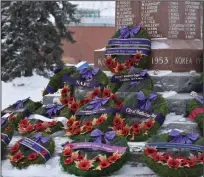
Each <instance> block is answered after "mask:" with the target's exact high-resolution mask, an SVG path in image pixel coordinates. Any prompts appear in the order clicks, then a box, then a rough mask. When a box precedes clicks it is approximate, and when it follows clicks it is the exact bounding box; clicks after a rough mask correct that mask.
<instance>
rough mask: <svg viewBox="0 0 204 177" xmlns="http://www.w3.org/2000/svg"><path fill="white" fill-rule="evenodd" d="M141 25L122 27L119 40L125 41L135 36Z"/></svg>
mask: <svg viewBox="0 0 204 177" xmlns="http://www.w3.org/2000/svg"><path fill="white" fill-rule="evenodd" d="M140 28H141V25H138V26H135V27H131V28H128V27H127V26H123V27H121V28H120V36H119V38H122V39H127V38H129V37H130V38H134V37H135V35H136V34H137V33H138V32H139V31H140Z"/></svg>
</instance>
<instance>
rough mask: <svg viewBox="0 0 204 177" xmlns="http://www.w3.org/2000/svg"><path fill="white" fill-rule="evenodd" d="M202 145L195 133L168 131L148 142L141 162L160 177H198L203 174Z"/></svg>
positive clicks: (203, 154)
mask: <svg viewBox="0 0 204 177" xmlns="http://www.w3.org/2000/svg"><path fill="white" fill-rule="evenodd" d="M203 145H204V139H203V138H202V137H200V136H199V134H197V133H185V132H181V131H179V130H170V132H169V133H166V134H161V135H157V136H154V137H152V138H151V139H150V140H149V141H148V143H147V144H146V147H145V149H144V154H143V160H144V162H145V163H146V164H147V166H148V167H150V168H151V169H152V170H153V171H154V172H155V173H157V174H158V175H160V176H164V177H175V176H177V177H184V176H186V177H199V176H202V174H203V162H204V160H203V157H204V153H203V151H204V146H203Z"/></svg>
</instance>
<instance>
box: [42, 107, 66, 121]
mask: <svg viewBox="0 0 204 177" xmlns="http://www.w3.org/2000/svg"><path fill="white" fill-rule="evenodd" d="M64 107H65V105H55V104H48V105H47V106H46V107H45V108H46V109H48V110H47V112H46V114H47V115H48V117H49V118H51V117H52V116H54V115H56V114H57V111H60V110H61V109H63V108H64Z"/></svg>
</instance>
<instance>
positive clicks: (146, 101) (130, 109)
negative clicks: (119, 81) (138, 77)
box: [112, 90, 168, 141]
mask: <svg viewBox="0 0 204 177" xmlns="http://www.w3.org/2000/svg"><path fill="white" fill-rule="evenodd" d="M167 113H168V105H167V103H166V101H165V100H164V98H163V97H162V96H161V95H159V94H156V93H151V92H150V91H148V90H145V91H144V92H143V91H140V92H137V93H136V94H135V93H133V94H130V96H129V98H127V99H126V100H125V102H124V106H123V107H122V108H121V109H120V112H119V113H116V115H115V116H114V118H113V121H112V126H113V127H112V128H113V130H115V131H116V132H117V134H118V135H120V136H124V137H127V139H128V141H145V140H147V139H148V138H149V137H151V136H152V135H154V134H156V132H157V130H158V129H159V128H160V127H161V125H162V124H163V122H164V120H165V116H166V115H167Z"/></svg>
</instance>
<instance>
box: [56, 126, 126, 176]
mask: <svg viewBox="0 0 204 177" xmlns="http://www.w3.org/2000/svg"><path fill="white" fill-rule="evenodd" d="M85 139H86V141H84V140H85ZM85 139H84V137H83V138H81V140H80V141H78V142H72V143H66V144H65V145H64V150H63V152H62V154H61V157H60V164H61V165H62V168H63V169H64V171H65V172H68V173H71V174H74V175H77V176H84V177H95V176H107V175H110V174H111V173H114V172H115V171H118V170H119V169H120V168H121V167H122V166H123V165H124V164H125V163H126V162H127V161H128V159H129V148H128V145H127V141H126V140H125V138H123V137H119V136H117V135H116V133H115V132H114V131H107V132H102V131H101V130H99V129H96V130H94V131H92V132H91V133H90V134H89V135H88V136H86V138H85Z"/></svg>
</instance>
